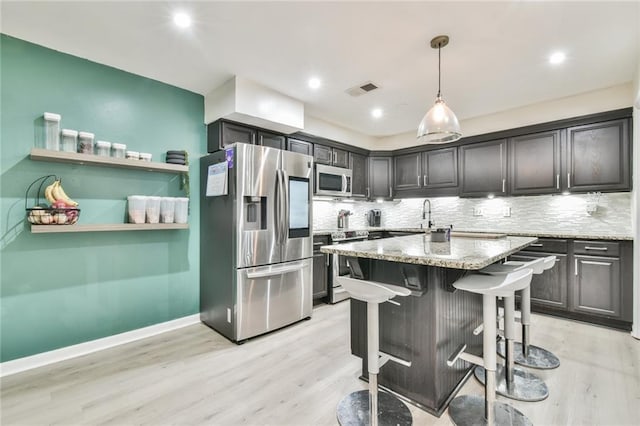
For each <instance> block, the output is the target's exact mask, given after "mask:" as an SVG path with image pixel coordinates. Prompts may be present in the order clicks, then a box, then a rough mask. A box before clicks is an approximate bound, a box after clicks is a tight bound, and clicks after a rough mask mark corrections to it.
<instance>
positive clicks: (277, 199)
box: [273, 169, 282, 243]
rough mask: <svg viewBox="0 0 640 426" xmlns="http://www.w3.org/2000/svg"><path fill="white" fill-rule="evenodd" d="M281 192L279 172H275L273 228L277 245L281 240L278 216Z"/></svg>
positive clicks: (280, 205) (280, 213) (279, 213)
mask: <svg viewBox="0 0 640 426" xmlns="http://www.w3.org/2000/svg"><path fill="white" fill-rule="evenodd" d="M281 191H282V186H281V184H280V170H279V169H278V170H276V191H275V200H274V203H273V204H274V210H275V213H274V218H273V223H274V226H275V234H276V241H277V242H278V243H279V242H280V240H281V238H282V237H281V236H280V235H281V232H280V216H281V215H282V212H281V210H282V203H281V202H280V198H281V197H282V195H281V194H280V192H281Z"/></svg>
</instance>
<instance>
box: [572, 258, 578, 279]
mask: <svg viewBox="0 0 640 426" xmlns="http://www.w3.org/2000/svg"><path fill="white" fill-rule="evenodd" d="M573 269H574V273H575V275H576V277H577V276H578V259H575V260H574V265H573Z"/></svg>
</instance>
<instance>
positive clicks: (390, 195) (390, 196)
mask: <svg viewBox="0 0 640 426" xmlns="http://www.w3.org/2000/svg"><path fill="white" fill-rule="evenodd" d="M392 197H393V195H392V194H391V187H389V198H392Z"/></svg>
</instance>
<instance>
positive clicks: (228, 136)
mask: <svg viewBox="0 0 640 426" xmlns="http://www.w3.org/2000/svg"><path fill="white" fill-rule="evenodd" d="M256 134H257V132H256V130H255V129H252V128H251V127H246V126H242V125H240V124H236V123H229V122H226V121H221V120H218V121H214V122H213V123H211V124H209V125H208V126H207V152H215V151H218V150H220V149H224V148H225V147H226V146H228V145H231V144H233V143H236V142H242V143H250V144H255V143H256Z"/></svg>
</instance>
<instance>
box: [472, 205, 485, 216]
mask: <svg viewBox="0 0 640 426" xmlns="http://www.w3.org/2000/svg"><path fill="white" fill-rule="evenodd" d="M473 215H474V216H484V209H483V208H482V207H474V208H473Z"/></svg>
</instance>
